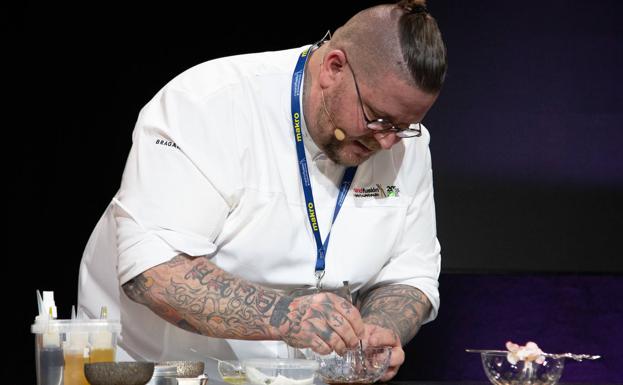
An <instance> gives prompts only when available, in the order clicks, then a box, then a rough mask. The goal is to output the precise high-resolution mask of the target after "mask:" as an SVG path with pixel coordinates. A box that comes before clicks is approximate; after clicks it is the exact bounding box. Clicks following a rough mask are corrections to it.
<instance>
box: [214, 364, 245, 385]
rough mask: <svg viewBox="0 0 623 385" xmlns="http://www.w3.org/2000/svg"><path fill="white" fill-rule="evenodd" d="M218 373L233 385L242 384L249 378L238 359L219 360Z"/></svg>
mask: <svg viewBox="0 0 623 385" xmlns="http://www.w3.org/2000/svg"><path fill="white" fill-rule="evenodd" d="M216 368H217V369H218V374H220V375H221V379H222V380H223V381H224V382H227V383H228V384H232V385H242V384H244V383H246V382H247V378H246V376H245V374H244V370H243V369H242V363H240V361H236V360H218V366H217V367H216Z"/></svg>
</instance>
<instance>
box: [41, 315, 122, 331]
mask: <svg viewBox="0 0 623 385" xmlns="http://www.w3.org/2000/svg"><path fill="white" fill-rule="evenodd" d="M30 331H31V332H33V333H35V334H43V333H59V334H60V333H73V332H85V333H87V332H101V331H109V332H111V333H120V332H121V322H119V321H117V320H109V319H105V320H102V319H90V320H79V321H77V320H68V319H63V320H56V319H51V320H47V319H46V320H41V319H39V320H37V321H35V323H34V324H32V326H31V328H30Z"/></svg>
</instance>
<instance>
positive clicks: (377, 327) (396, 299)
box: [360, 285, 431, 381]
mask: <svg viewBox="0 0 623 385" xmlns="http://www.w3.org/2000/svg"><path fill="white" fill-rule="evenodd" d="M360 309H361V316H362V317H363V321H364V323H365V328H366V337H365V338H366V339H365V340H366V341H367V343H368V344H369V345H373V346H381V345H385V346H392V348H393V349H392V357H391V362H390V365H389V369H388V370H387V372H386V373H385V375H384V376H383V377H382V378H381V381H388V380H389V379H391V378H392V377H394V376H395V375H396V373H398V368H400V365H402V363H403V362H404V351H403V350H402V345H406V344H407V342H409V340H411V338H413V336H415V334H416V333H417V331H418V330H419V329H420V326H421V325H422V322H424V320H425V319H426V317H427V316H428V313H429V312H430V309H431V304H430V302H429V300H428V298H427V297H426V296H425V295H424V294H423V293H422V292H421V291H420V290H418V289H416V288H414V287H412V286H407V285H386V286H379V287H377V288H375V289H373V290H370V291H369V292H368V293H366V295H365V296H364V297H363V299H362V300H361V303H360Z"/></svg>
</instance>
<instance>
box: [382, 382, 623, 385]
mask: <svg viewBox="0 0 623 385" xmlns="http://www.w3.org/2000/svg"><path fill="white" fill-rule="evenodd" d="M387 384H388V385H491V383H489V382H479V381H390V382H388V383H387ZM558 385H621V384H615V383H609V384H606V383H594V382H591V383H588V382H582V383H580V382H559V383H558Z"/></svg>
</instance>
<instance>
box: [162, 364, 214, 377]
mask: <svg viewBox="0 0 623 385" xmlns="http://www.w3.org/2000/svg"><path fill="white" fill-rule="evenodd" d="M158 365H165V366H175V367H176V368H177V377H178V378H179V377H181V378H195V377H199V376H200V375H202V374H203V372H204V370H205V363H204V362H203V361H164V362H160V363H158Z"/></svg>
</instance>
